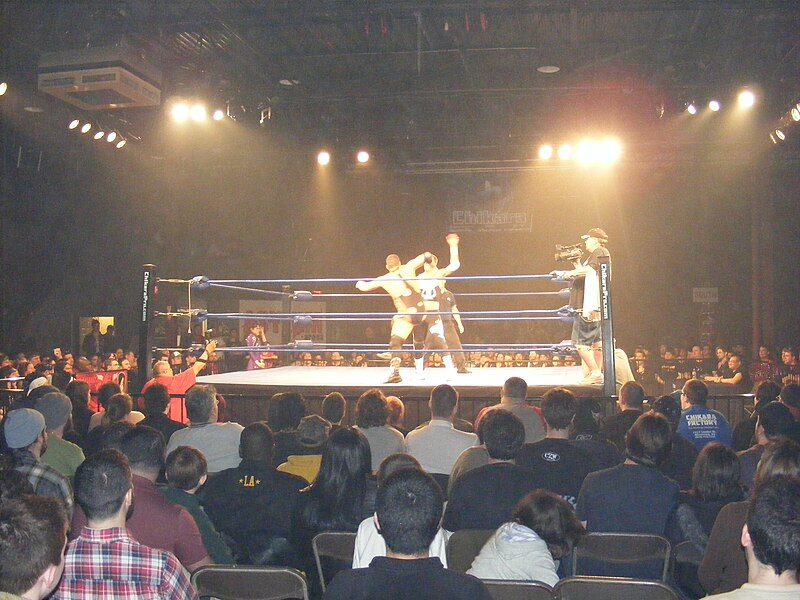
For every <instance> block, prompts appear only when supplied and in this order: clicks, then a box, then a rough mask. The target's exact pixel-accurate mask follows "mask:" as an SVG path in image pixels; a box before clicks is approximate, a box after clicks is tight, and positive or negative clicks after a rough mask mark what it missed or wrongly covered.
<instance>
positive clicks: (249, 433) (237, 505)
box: [199, 421, 306, 565]
mask: <svg viewBox="0 0 800 600" xmlns="http://www.w3.org/2000/svg"><path fill="white" fill-rule="evenodd" d="M274 444H275V442H274V436H273V434H272V430H271V429H270V428H269V426H268V425H267V424H266V423H265V422H264V421H257V422H255V423H250V424H249V425H248V426H247V427H245V428H244V430H243V431H242V435H241V441H240V444H239V453H240V455H241V458H242V461H241V462H240V463H239V465H238V466H237V467H234V468H231V469H225V470H224V471H221V472H220V473H218V474H217V475H215V476H214V477H212V478H211V479H210V480H209V481H208V482H207V483H206V484H205V486H203V488H202V489H201V490H200V492H199V498H200V502H201V504H202V505H203V508H205V510H206V512H207V513H208V516H209V517H210V518H211V521H212V522H213V523H214V525H215V526H216V528H217V529H218V530H219V531H220V532H221V533H222V534H224V535H226V536H228V538H229V539H231V540H233V542H234V543H233V544H232V545H233V549H234V552H235V555H236V559H237V562H239V563H245V564H256V565H290V564H294V562H296V557H295V552H294V550H293V548H292V547H291V546H290V543H289V537H290V525H291V520H292V515H293V513H294V510H295V506H296V505H297V501H298V498H299V492H300V490H301V489H303V488H304V487H305V486H306V482H305V480H303V479H301V478H300V477H296V476H295V475H290V474H288V473H280V472H278V471H276V470H275V468H274V467H273V466H272V465H273V452H274Z"/></svg>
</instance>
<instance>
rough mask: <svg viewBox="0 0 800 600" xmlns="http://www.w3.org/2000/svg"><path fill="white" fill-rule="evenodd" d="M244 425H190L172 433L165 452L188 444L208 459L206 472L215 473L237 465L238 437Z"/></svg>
mask: <svg viewBox="0 0 800 600" xmlns="http://www.w3.org/2000/svg"><path fill="white" fill-rule="evenodd" d="M243 429H244V427H242V426H241V425H239V424H238V423H230V422H228V423H203V424H202V425H190V426H189V427H187V428H186V429H179V430H178V431H176V432H175V433H173V434H172V435H171V436H170V438H169V443H167V454H169V453H170V452H172V451H173V450H175V448H177V447H178V446H190V447H192V448H196V449H198V450H200V452H202V453H203V454H204V455H205V457H206V460H207V461H208V472H209V473H217V472H219V471H223V470H225V469H233V468H234V467H238V466H239V462H241V460H242V459H241V457H240V456H239V438H240V437H241V435H242V430H243Z"/></svg>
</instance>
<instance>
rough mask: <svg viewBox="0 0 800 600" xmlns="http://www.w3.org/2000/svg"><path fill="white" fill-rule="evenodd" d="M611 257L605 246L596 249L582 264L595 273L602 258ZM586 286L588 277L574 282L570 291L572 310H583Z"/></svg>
mask: <svg viewBox="0 0 800 600" xmlns="http://www.w3.org/2000/svg"><path fill="white" fill-rule="evenodd" d="M601 256H605V257H610V256H611V254H609V252H608V250H607V249H606V248H604V247H603V246H599V247H598V248H595V249H594V250H593V251H592V253H591V254H589V256H588V258H587V259H586V261H585V262H583V263H582V264H583V265H584V266H588V267H592V268H593V269H594V270H595V271H597V270H598V269H599V268H600V257H601ZM585 284H586V277H585V276H584V275H581V276H579V277H576V278H575V279H573V280H572V285H570V290H569V305H570V306H571V307H572V308H575V309H578V310H580V309H581V308H583V289H584V286H585Z"/></svg>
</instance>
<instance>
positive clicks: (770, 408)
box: [737, 402, 792, 490]
mask: <svg viewBox="0 0 800 600" xmlns="http://www.w3.org/2000/svg"><path fill="white" fill-rule="evenodd" d="M791 432H792V413H791V412H789V409H788V408H786V406H784V405H783V404H781V403H780V402H769V403H768V404H766V405H765V406H762V407H761V410H759V411H758V417H757V419H756V432H755V433H756V435H755V438H756V443H755V445H754V446H753V447H751V448H748V449H747V450H744V451H742V452H738V453H737V454H738V456H739V460H740V461H741V464H742V485H743V486H744V487H745V489H747V490H749V489H750V488H752V486H753V478H754V477H755V474H756V468H757V467H758V461H760V460H761V456H762V454H763V453H764V449H765V448H766V447H767V445H769V444H772V443H774V442H775V441H777V440H778V439H783V438H788V437H789V435H790V434H791Z"/></svg>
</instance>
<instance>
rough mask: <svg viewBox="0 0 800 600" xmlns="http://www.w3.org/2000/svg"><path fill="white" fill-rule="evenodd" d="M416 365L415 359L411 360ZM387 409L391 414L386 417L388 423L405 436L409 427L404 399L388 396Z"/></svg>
mask: <svg viewBox="0 0 800 600" xmlns="http://www.w3.org/2000/svg"><path fill="white" fill-rule="evenodd" d="M411 365H412V366H413V365H414V361H413V360H412V361H411ZM386 410H387V411H388V413H389V416H387V417H386V424H387V425H388V426H389V427H394V428H395V429H397V431H399V432H400V433H402V434H403V437H405V436H406V435H408V429H406V426H405V417H406V406H405V404H403V401H402V400H400V398H398V397H397V396H386Z"/></svg>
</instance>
